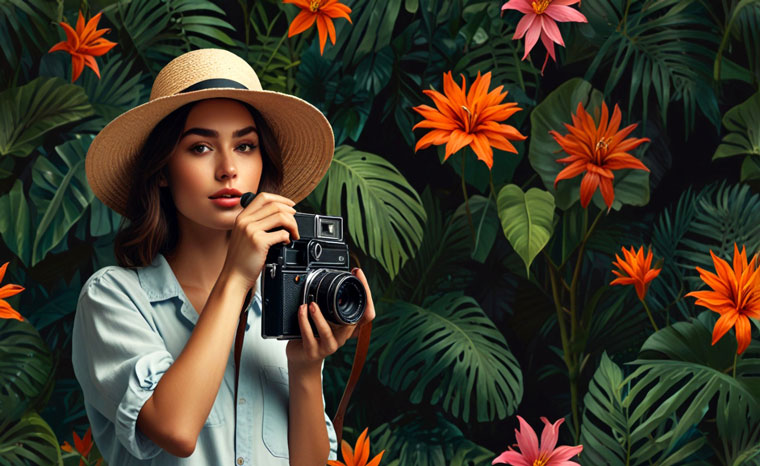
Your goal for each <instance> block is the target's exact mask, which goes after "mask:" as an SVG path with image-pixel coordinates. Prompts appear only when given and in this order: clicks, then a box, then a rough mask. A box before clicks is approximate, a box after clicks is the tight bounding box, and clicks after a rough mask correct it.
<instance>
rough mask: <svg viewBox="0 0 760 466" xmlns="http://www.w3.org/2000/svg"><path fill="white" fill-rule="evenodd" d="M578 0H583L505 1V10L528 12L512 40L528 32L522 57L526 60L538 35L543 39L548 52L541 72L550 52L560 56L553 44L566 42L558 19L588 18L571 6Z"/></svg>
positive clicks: (518, 25) (582, 20)
mask: <svg viewBox="0 0 760 466" xmlns="http://www.w3.org/2000/svg"><path fill="white" fill-rule="evenodd" d="M579 2H580V0H535V1H531V0H509V1H508V2H507V3H505V4H504V5H502V7H501V11H502V12H503V11H504V10H517V11H519V12H521V13H525V16H523V17H522V19H521V20H520V22H519V23H517V30H515V35H514V36H512V39H513V40H517V39H522V37H523V36H525V55H524V56H523V57H522V59H523V60H525V59H526V58H527V57H528V54H529V53H530V51H531V49H532V48H533V46H534V45H536V42H538V38H539V37H541V42H542V43H543V44H544V47H546V51H547V52H548V54H547V55H546V59H545V60H544V66H542V67H541V73H542V74H543V72H544V68H546V63H547V62H548V61H549V57H550V56H551V57H552V60H554V61H555V62H556V61H557V58H556V57H555V56H554V44H555V43H557V44H559V45H561V46H562V47H564V46H565V42H564V41H563V40H562V34H560V32H559V27H557V23H556V21H559V22H561V23H564V22H575V23H586V22H588V20H587V19H586V17H585V16H583V14H582V13H581V12H580V11H578V10H576V9H574V8H570V5H574V4H576V3H579Z"/></svg>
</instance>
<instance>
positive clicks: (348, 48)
mask: <svg viewBox="0 0 760 466" xmlns="http://www.w3.org/2000/svg"><path fill="white" fill-rule="evenodd" d="M400 10H401V0H356V1H354V2H353V3H352V4H351V14H350V16H351V18H352V21H353V24H351V23H349V22H348V21H346V20H345V19H343V18H338V19H337V20H335V31H336V41H335V45H334V46H332V47H330V46H325V53H324V57H325V58H327V59H328V60H336V59H340V60H342V61H343V63H344V64H345V66H347V67H353V66H355V65H356V64H358V63H359V62H360V61H361V59H362V58H364V57H365V56H367V55H369V54H372V53H377V52H379V51H380V50H382V49H383V48H384V47H385V46H387V45H389V44H390V42H391V35H392V32H393V26H394V25H395V24H396V18H398V14H399V11H400ZM315 37H316V35H315ZM315 41H316V39H315Z"/></svg>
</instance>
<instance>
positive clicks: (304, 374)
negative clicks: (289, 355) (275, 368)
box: [288, 359, 322, 380]
mask: <svg viewBox="0 0 760 466" xmlns="http://www.w3.org/2000/svg"><path fill="white" fill-rule="evenodd" d="M294 376H295V377H297V378H299V379H309V378H314V377H318V378H319V379H320V380H321V379H322V360H319V361H293V360H292V359H288V377H291V378H292V377H294Z"/></svg>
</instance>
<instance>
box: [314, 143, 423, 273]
mask: <svg viewBox="0 0 760 466" xmlns="http://www.w3.org/2000/svg"><path fill="white" fill-rule="evenodd" d="M321 183H326V184H327V188H326V192H325V203H326V210H327V214H328V215H340V216H342V217H343V218H345V219H346V221H347V223H348V228H347V230H348V232H349V234H350V235H351V238H352V239H353V240H354V243H355V244H356V245H358V246H359V247H360V248H361V249H362V251H364V252H365V253H366V254H368V255H370V256H371V257H374V258H375V259H377V260H378V261H379V262H380V263H381V264H382V265H383V267H384V268H385V270H386V271H387V272H388V274H389V275H390V276H391V278H393V277H395V276H396V274H398V271H399V270H400V268H401V266H402V265H403V263H404V262H405V261H406V260H407V259H408V258H409V257H411V256H412V255H413V254H414V252H415V251H416V250H417V248H419V246H420V243H421V242H422V234H423V224H424V222H425V220H426V216H425V210H424V209H423V207H422V202H421V201H420V197H419V195H418V194H417V192H416V191H415V190H414V188H412V186H411V185H410V184H409V182H408V181H406V179H405V178H404V177H403V175H401V173H400V172H399V171H398V170H397V169H396V167H394V166H393V164H391V163H390V162H388V161H387V160H385V159H383V158H382V157H380V156H378V155H375V154H370V153H368V152H362V151H359V150H356V149H354V148H353V147H350V146H340V147H338V148H337V149H336V150H335V156H334V157H333V161H332V164H331V165H330V169H329V170H328V171H327V176H325V177H324V178H323V179H322V182H321ZM344 193H345V194H344ZM343 202H345V203H346V207H347V211H346V212H343V210H342V208H341V206H342V203H343Z"/></svg>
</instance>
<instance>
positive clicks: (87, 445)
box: [61, 427, 101, 466]
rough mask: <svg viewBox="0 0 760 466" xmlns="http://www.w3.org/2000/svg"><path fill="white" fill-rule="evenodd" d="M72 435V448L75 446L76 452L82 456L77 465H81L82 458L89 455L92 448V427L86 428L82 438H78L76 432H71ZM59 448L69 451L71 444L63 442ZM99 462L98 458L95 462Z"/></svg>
mask: <svg viewBox="0 0 760 466" xmlns="http://www.w3.org/2000/svg"><path fill="white" fill-rule="evenodd" d="M72 435H73V436H74V448H76V451H77V453H79V454H80V455H81V456H82V458H81V459H80V460H79V466H83V465H84V460H85V459H86V458H87V457H88V456H89V454H90V450H92V445H93V443H92V427H88V428H87V432H85V434H84V438H79V436H78V435H77V433H76V432H72ZM61 450H63V451H66V452H69V453H71V451H72V448H71V444H70V443H69V442H63V445H61ZM100 463H101V460H98V463H97V464H100Z"/></svg>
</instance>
